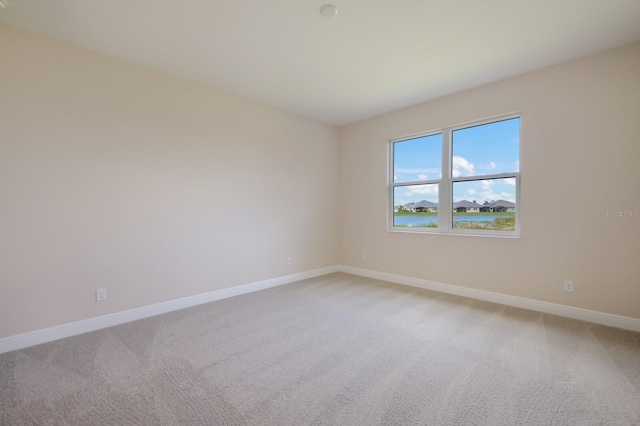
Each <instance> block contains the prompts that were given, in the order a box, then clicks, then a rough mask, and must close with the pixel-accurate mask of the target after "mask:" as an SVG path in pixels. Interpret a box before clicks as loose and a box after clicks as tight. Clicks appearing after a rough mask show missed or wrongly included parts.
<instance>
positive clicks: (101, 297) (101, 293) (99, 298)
mask: <svg viewBox="0 0 640 426" xmlns="http://www.w3.org/2000/svg"><path fill="white" fill-rule="evenodd" d="M105 300H107V289H106V288H99V289H97V290H96V302H104V301H105Z"/></svg>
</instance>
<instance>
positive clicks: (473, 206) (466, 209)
mask: <svg viewBox="0 0 640 426" xmlns="http://www.w3.org/2000/svg"><path fill="white" fill-rule="evenodd" d="M482 207H483V206H481V205H480V204H478V203H476V202H474V201H468V200H462V201H456V202H455V203H453V211H454V212H456V213H479V212H480V209H481V208H482Z"/></svg>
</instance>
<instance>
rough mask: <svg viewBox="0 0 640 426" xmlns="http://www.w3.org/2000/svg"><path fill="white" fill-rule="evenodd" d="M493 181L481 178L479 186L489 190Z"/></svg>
mask: <svg viewBox="0 0 640 426" xmlns="http://www.w3.org/2000/svg"><path fill="white" fill-rule="evenodd" d="M493 184H494V182H493V181H492V180H481V181H480V188H482V189H483V190H485V191H488V190H491V187H492V186H493Z"/></svg>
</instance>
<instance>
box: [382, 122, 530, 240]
mask: <svg viewBox="0 0 640 426" xmlns="http://www.w3.org/2000/svg"><path fill="white" fill-rule="evenodd" d="M390 159H391V167H390V170H391V173H390V179H389V181H390V183H389V200H390V201H389V210H390V214H389V229H390V230H393V231H411V232H440V233H443V232H444V233H453V234H481V235H503V236H505V235H506V236H513V235H519V232H520V219H519V205H520V202H519V200H520V117H519V116H514V115H510V116H505V117H500V118H495V119H492V120H484V121H481V122H476V123H471V124H465V125H461V126H454V127H449V128H446V129H440V130H437V131H434V132H429V133H424V134H421V135H417V136H411V137H407V138H401V139H395V140H392V141H391V143H390ZM441 206H447V208H441Z"/></svg>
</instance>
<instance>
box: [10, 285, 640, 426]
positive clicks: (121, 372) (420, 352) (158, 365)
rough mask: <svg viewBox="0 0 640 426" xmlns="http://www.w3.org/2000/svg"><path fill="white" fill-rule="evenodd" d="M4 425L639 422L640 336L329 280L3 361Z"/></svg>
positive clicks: (459, 300) (166, 317) (175, 314)
mask: <svg viewBox="0 0 640 426" xmlns="http://www.w3.org/2000/svg"><path fill="white" fill-rule="evenodd" d="M0 424H2V425H12V426H13V425H31V424H46V425H536V426H537V425H580V426H586V425H608V426H610V425H625V426H627V425H640V334H638V333H633V332H629V331H623V330H618V329H614V328H609V327H605V326H600V325H594V324H588V323H584V322H580V321H575V320H570V319H564V318H560V317H555V316H552V315H546V314H540V313H536V312H531V311H526V310H522V309H517V308H510V307H505V306H501V305H496V304H492V303H487V302H480V301H475V300H471V299H465V298H462V297H457V296H450V295H444V294H440V293H435V292H430V291H426V290H420V289H415V288H410V287H403V286H399V285H395V284H390V283H386V282H381V281H376V280H371V279H367V278H361V277H355V276H352V275H347V274H341V273H339V274H331V275H326V276H323V277H318V278H314V279H310V280H305V281H301V282H298V283H294V284H289V285H286V286H281V287H277V288H273V289H269V290H265V291H261V292H257V293H252V294H247V295H243V296H239V297H235V298H231V299H226V300H222V301H218V302H214V303H210V304H207V305H201V306H198V307H195V308H190V309H185V310H182V311H177V312H173V313H169V314H165V315H161V316H157V317H153V318H149V319H146V320H141V321H136V322H133V323H129V324H125V325H121V326H117V327H112V328H109V329H105V330H100V331H97V332H92V333H87V334H84V335H81V336H76V337H71V338H68V339H63V340H59V341H56V342H52V343H48V344H44V345H39V346H35V347H31V348H27V349H23V350H19V351H14V352H10V353H7V354H3V355H0Z"/></svg>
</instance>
